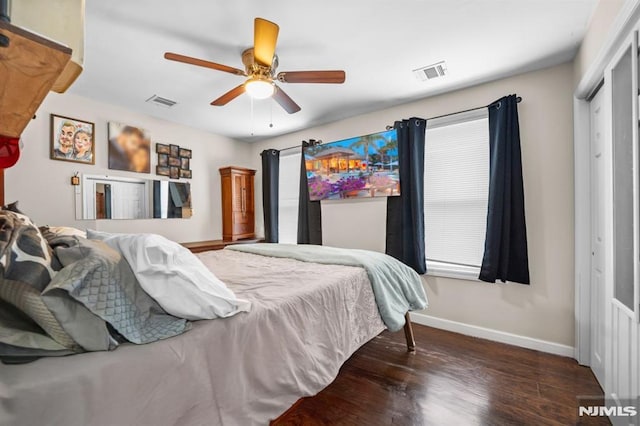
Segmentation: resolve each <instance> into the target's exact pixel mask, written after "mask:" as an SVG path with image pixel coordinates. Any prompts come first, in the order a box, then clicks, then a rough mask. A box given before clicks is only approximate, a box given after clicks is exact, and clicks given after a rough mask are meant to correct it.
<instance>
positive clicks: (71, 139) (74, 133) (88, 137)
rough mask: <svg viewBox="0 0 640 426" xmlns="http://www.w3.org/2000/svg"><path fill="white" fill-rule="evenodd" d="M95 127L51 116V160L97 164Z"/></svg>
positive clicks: (71, 119) (85, 122) (87, 123)
mask: <svg viewBox="0 0 640 426" xmlns="http://www.w3.org/2000/svg"><path fill="white" fill-rule="evenodd" d="M94 130H95V125H94V124H93V123H90V122H88V121H82V120H78V119H76V118H70V117H63V116H61V115H55V114H51V159H52V160H60V161H73V162H76V163H84V164H95V163H96V156H95V143H94V142H95V140H94V134H95V132H94Z"/></svg>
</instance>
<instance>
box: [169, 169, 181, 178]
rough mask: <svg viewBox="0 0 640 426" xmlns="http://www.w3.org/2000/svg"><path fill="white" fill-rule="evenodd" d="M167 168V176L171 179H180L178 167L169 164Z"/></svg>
mask: <svg viewBox="0 0 640 426" xmlns="http://www.w3.org/2000/svg"><path fill="white" fill-rule="evenodd" d="M169 169H170V172H169V176H170V177H171V179H180V167H175V166H171V167H169Z"/></svg>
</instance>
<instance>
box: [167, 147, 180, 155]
mask: <svg viewBox="0 0 640 426" xmlns="http://www.w3.org/2000/svg"><path fill="white" fill-rule="evenodd" d="M169 147H170V150H171V152H170V153H169V154H170V155H171V156H172V157H180V147H179V146H178V145H169Z"/></svg>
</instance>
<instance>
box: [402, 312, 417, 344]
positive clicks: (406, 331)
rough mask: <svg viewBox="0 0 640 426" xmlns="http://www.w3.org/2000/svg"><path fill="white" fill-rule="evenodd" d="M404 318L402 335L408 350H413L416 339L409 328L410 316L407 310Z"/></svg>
mask: <svg viewBox="0 0 640 426" xmlns="http://www.w3.org/2000/svg"><path fill="white" fill-rule="evenodd" d="M404 319H405V323H404V337H405V338H406V339H407V350H408V351H409V352H415V351H416V341H415V339H414V338H413V328H411V316H410V315H409V312H407V313H406V314H404Z"/></svg>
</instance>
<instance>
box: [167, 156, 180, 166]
mask: <svg viewBox="0 0 640 426" xmlns="http://www.w3.org/2000/svg"><path fill="white" fill-rule="evenodd" d="M169 165H170V166H174V167H180V159H179V158H178V157H169Z"/></svg>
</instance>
